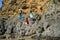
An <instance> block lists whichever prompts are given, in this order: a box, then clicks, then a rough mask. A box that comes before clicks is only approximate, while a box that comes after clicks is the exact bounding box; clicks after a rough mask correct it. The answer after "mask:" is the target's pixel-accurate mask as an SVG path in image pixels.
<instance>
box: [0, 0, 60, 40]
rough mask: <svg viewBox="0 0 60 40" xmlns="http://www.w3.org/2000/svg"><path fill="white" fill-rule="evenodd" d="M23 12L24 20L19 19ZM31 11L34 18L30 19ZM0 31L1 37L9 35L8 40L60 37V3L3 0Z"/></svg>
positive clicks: (54, 1)
mask: <svg viewBox="0 0 60 40" xmlns="http://www.w3.org/2000/svg"><path fill="white" fill-rule="evenodd" d="M21 10H22V12H23V19H22V20H20V19H19V18H18V16H19V13H20V11H21ZM30 10H32V11H33V14H34V16H33V18H30V17H29V13H30ZM26 18H28V19H29V24H26V21H25V20H26ZM0 29H1V30H0V35H3V36H4V35H5V36H7V35H8V34H9V36H8V37H7V39H8V38H9V39H10V37H13V36H14V37H16V39H17V40H18V39H19V38H25V40H28V39H29V40H32V39H36V40H40V39H41V38H42V37H47V38H48V36H50V37H60V1H59V0H3V6H2V8H1V9H0ZM12 34H13V36H12ZM14 40H15V39H14ZM22 40H23V39H22ZM46 40H48V39H46Z"/></svg>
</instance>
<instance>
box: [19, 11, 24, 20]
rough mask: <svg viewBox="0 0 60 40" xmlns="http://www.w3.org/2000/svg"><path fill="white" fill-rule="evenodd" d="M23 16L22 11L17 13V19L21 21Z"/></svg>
mask: <svg viewBox="0 0 60 40" xmlns="http://www.w3.org/2000/svg"><path fill="white" fill-rule="evenodd" d="M22 18H23V15H22V11H21V12H20V13H19V19H22Z"/></svg>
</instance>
